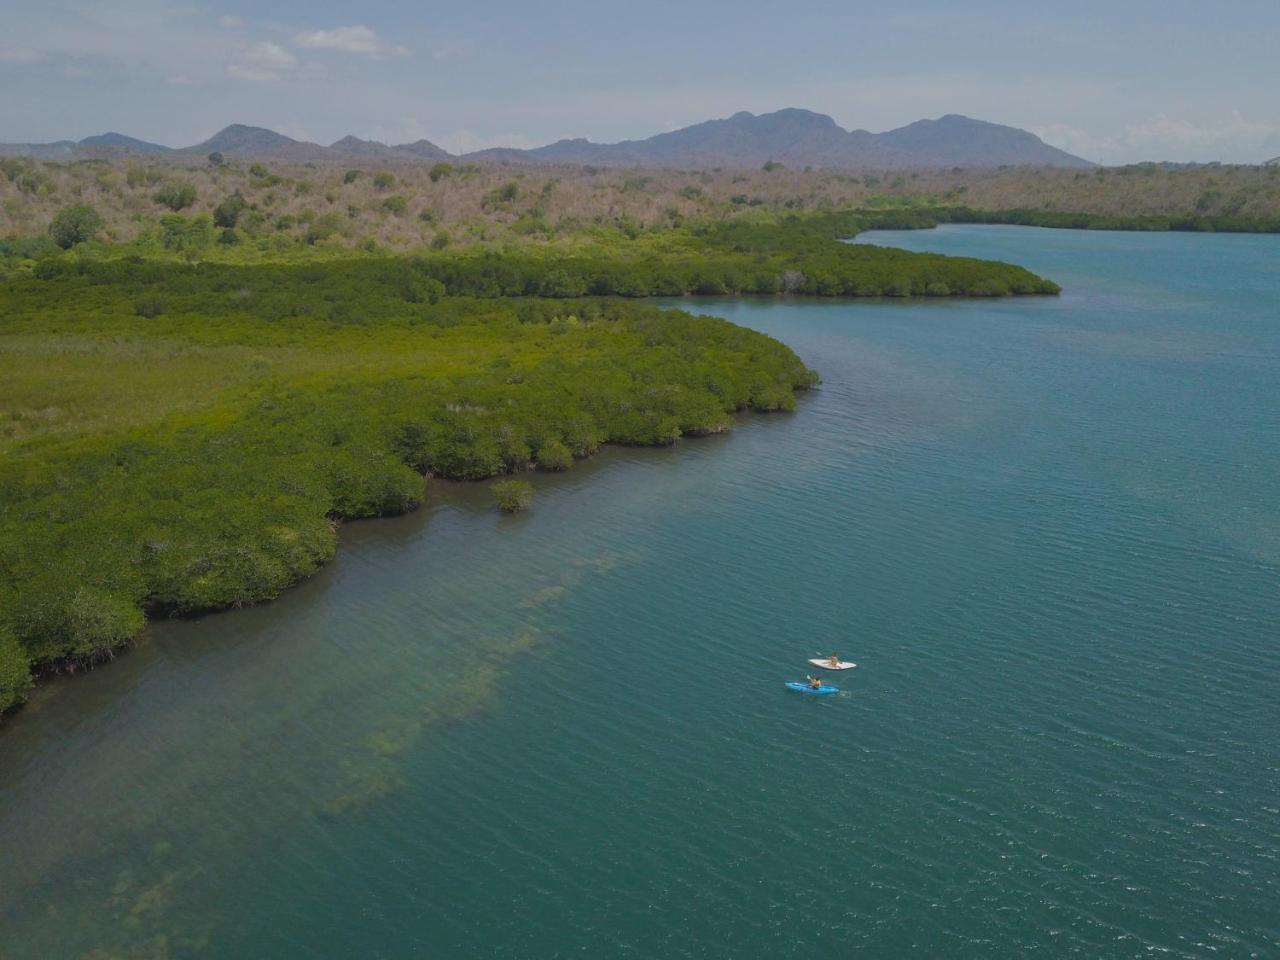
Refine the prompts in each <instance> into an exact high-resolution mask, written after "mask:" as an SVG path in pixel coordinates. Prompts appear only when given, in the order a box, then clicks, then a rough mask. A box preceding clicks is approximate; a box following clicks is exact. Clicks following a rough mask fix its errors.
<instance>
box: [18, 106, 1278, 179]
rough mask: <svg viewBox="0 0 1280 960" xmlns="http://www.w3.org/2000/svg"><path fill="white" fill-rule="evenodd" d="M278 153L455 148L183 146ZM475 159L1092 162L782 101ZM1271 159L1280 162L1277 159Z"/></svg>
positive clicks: (962, 124) (979, 124)
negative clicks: (848, 126)
mask: <svg viewBox="0 0 1280 960" xmlns="http://www.w3.org/2000/svg"><path fill="white" fill-rule="evenodd" d="M168 150H169V148H168V147H162V146H160V145H158V144H151V143H147V142H146V141H143V140H136V139H134V138H132V137H127V136H125V135H123V134H120V133H115V132H110V133H104V134H100V135H99V136H96V137H87V138H85V139H84V140H82V141H80V142H79V143H78V144H77V143H73V142H71V141H60V142H58V143H56V144H0V153H4V152H8V153H14V152H17V153H23V154H26V155H29V156H48V157H65V156H67V155H74V154H75V153H76V152H77V151H79V152H82V153H88V154H90V155H92V154H93V153H94V152H95V151H97V152H111V151H114V152H136V153H144V152H160V151H168ZM214 151H217V152H219V153H223V154H229V155H240V156H261V157H268V158H270V157H275V158H279V159H282V160H290V161H326V160H327V161H330V162H334V161H339V160H347V161H351V160H371V161H387V162H390V161H396V160H400V161H415V160H417V161H424V160H425V161H443V160H448V159H451V158H452V156H451V154H449V153H448V152H446V151H445V150H442V149H441V148H440V147H438V146H436V145H435V144H434V143H432V142H431V141H430V140H416V141H414V142H413V143H403V144H397V145H392V146H388V145H387V144H385V143H381V142H379V141H376V140H362V139H361V138H359V137H356V136H354V135H351V134H348V135H347V136H345V137H343V138H342V139H341V140H337V141H335V142H334V143H332V144H330V145H329V146H327V147H322V146H320V145H319V144H315V143H308V142H306V141H302V140H294V139H293V138H292V137H287V136H285V135H284V134H282V133H277V132H275V131H274V130H268V129H267V128H266V127H254V126H249V125H248V124H243V123H233V124H230V125H229V126H227V127H224V128H223V129H221V130H219V131H218V132H217V133H215V134H214V135H213V136H212V137H210V138H209V139H208V140H205V141H204V142H203V143H198V144H196V145H195V146H193V147H187V148H185V149H183V150H181V151H174V152H177V153H180V154H194V153H212V152H214ZM467 157H469V158H471V159H474V160H488V161H493V162H502V163H565V164H593V165H597V164H598V165H604V166H614V167H624V166H654V167H670V166H676V167H698V166H706V167H711V166H724V167H737V168H750V167H759V166H762V165H763V164H764V163H766V162H767V161H771V160H772V161H776V162H780V163H784V164H787V165H790V166H814V167H823V168H828V169H837V170H849V169H858V168H862V169H896V168H910V167H953V166H961V167H996V166H1006V165H1007V166H1049V167H1085V166H1092V164H1090V163H1089V162H1088V161H1087V160H1082V159H1080V158H1079V157H1076V156H1072V155H1071V154H1069V153H1067V152H1065V151H1063V150H1059V149H1057V148H1056V147H1052V146H1050V145H1048V144H1047V143H1045V142H1044V141H1042V140H1041V139H1040V138H1039V137H1037V136H1036V135H1035V134H1033V133H1029V132H1028V131H1026V130H1020V129H1018V128H1016V127H1008V126H1004V125H1002V124H998V123H989V122H987V121H985V120H975V119H973V118H972V117H966V116H964V115H962V114H958V113H948V114H944V115H943V116H941V117H938V118H936V119H933V120H917V121H916V122H914V123H909V124H907V125H906V126H904V127H899V128H898V129H896V130H889V131H887V132H885V133H870V132H868V131H866V130H845V129H843V128H842V127H841V126H840V125H839V124H837V123H836V122H835V120H833V119H832V118H831V117H829V116H828V115H827V114H825V113H817V112H815V111H813V110H806V109H804V108H802V107H784V108H783V109H781V110H775V111H773V112H772V113H762V114H754V113H751V112H750V111H748V110H740V111H738V112H737V113H735V114H733V115H732V116H729V117H726V118H723V119H719V120H706V121H703V122H702V123H695V124H692V125H690V126H687V127H682V128H680V129H678V130H670V131H667V132H665V133H659V134H655V135H654V136H651V137H647V138H645V139H643V140H624V141H622V142H620V143H592V142H591V141H590V140H587V139H585V138H583V137H575V138H572V139H565V140H559V141H557V142H555V143H552V144H548V145H546V146H543V147H535V148H533V149H531V150H521V149H517V148H514V147H502V148H495V149H490V150H480V151H476V152H475V153H471V154H467ZM1270 162H1271V163H1278V162H1280V157H1277V158H1276V160H1273V161H1270Z"/></svg>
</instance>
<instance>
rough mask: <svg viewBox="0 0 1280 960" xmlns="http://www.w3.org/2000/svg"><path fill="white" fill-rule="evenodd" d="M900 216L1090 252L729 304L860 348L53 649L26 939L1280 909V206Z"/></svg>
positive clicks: (593, 939) (930, 234) (670, 931)
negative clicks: (942, 287)
mask: <svg viewBox="0 0 1280 960" xmlns="http://www.w3.org/2000/svg"><path fill="white" fill-rule="evenodd" d="M866 239H871V240H873V241H874V242H883V243H892V244H896V245H901V246H909V247H911V248H913V249H928V250H938V251H942V252H948V253H963V254H967V255H974V256H990V257H998V258H1001V259H1007V260H1013V261H1015V262H1019V263H1022V264H1025V265H1027V266H1028V267H1030V268H1031V269H1033V270H1036V271H1037V272H1040V273H1043V274H1044V275H1046V276H1049V277H1052V278H1053V279H1055V280H1057V281H1059V282H1060V283H1062V284H1063V286H1064V288H1065V292H1064V294H1063V296H1062V297H1060V298H1052V299H1015V300H1001V301H974V302H941V303H940V302H933V301H930V302H922V303H902V302H886V303H831V302H811V301H805V302H766V301H760V302H725V301H708V302H705V303H702V304H699V307H700V308H701V309H705V310H707V311H711V312H715V313H718V314H720V315H723V316H727V317H729V318H730V319H733V320H735V321H737V322H740V323H744V324H747V325H750V326H753V327H756V328H758V329H762V330H765V331H767V332H769V333H771V334H773V335H775V336H777V337H779V338H781V339H783V340H784V341H786V342H787V343H789V344H791V345H792V346H793V347H794V348H795V349H796V350H797V351H799V352H800V353H801V355H802V356H803V357H804V358H805V359H806V360H807V361H808V362H809V363H810V364H811V365H812V366H814V367H815V368H817V369H818V370H819V371H820V373H821V374H822V376H823V379H824V385H823V387H822V388H821V389H820V390H818V391H815V392H814V393H813V394H811V395H809V396H808V397H806V398H805V399H804V400H803V401H802V403H801V405H800V409H799V411H798V412H796V413H795V414H791V415H779V416H774V417H759V418H752V419H750V420H748V421H746V422H744V423H743V424H742V425H741V426H740V427H739V429H738V430H737V431H735V432H734V433H733V434H732V435H730V436H728V437H723V438H713V439H709V440H703V441H690V442H686V443H683V444H681V445H679V446H677V447H676V448H674V449H672V450H665V451H611V452H609V453H607V454H605V455H604V456H602V457H601V458H600V459H598V460H597V461H594V462H592V463H589V464H586V465H580V466H579V467H576V468H575V470H574V471H572V472H571V473H570V474H568V475H566V476H564V477H558V478H538V479H539V482H538V484H537V487H538V490H537V498H536V502H535V505H534V509H533V511H532V513H531V514H529V515H527V516H523V517H516V518H500V517H498V516H497V515H496V514H495V513H493V512H492V511H491V508H490V506H489V500H488V497H487V494H485V492H484V490H483V489H481V488H462V489H454V490H443V489H441V490H440V491H438V495H437V497H436V499H435V500H434V505H433V506H432V507H431V508H430V509H428V510H425V511H423V512H421V513H419V514H417V515H415V516H413V517H409V518H404V519H401V520H395V521H379V522H369V523H361V524H353V525H351V526H349V527H348V528H347V529H346V530H345V531H344V535H343V551H342V554H341V556H340V558H339V559H338V561H337V562H336V563H335V564H334V565H333V566H332V567H330V568H329V569H327V570H326V571H325V572H324V573H322V574H321V576H320V577H318V578H317V579H316V580H314V581H312V582H310V583H308V584H306V585H304V586H302V587H300V588H299V589H297V590H295V591H293V592H292V593H290V594H289V595H288V596H287V597H286V598H285V599H284V600H282V601H281V602H279V603H276V604H271V605H268V606H264V607H260V608H256V609H252V610H246V611H240V612H236V613H233V614H226V615H221V616H216V617H210V618H206V619H203V620H200V621H196V622H191V623H179V624H166V625H163V626H162V627H160V628H157V629H155V630H153V631H152V632H151V633H150V634H149V636H148V637H147V638H146V640H145V642H144V643H142V644H141V645H140V647H139V649H137V650H135V651H133V652H131V653H129V654H128V655H126V656H124V657H122V658H120V659H119V660H118V661H117V662H116V663H114V664H112V665H111V666H110V668H109V669H104V670H100V671H97V672H95V673H93V674H92V675H90V676H88V677H83V676H82V677H76V678H73V679H71V680H69V681H67V682H59V683H55V684H52V685H49V686H46V687H44V688H42V689H41V690H40V691H39V693H38V696H37V698H36V700H35V702H34V703H33V704H32V705H31V707H30V708H29V709H27V710H26V711H24V712H23V713H21V714H19V715H18V716H17V717H16V718H15V720H14V721H13V722H12V723H10V724H8V725H7V726H6V727H5V728H4V729H3V730H2V731H0V933H2V934H3V936H0V957H3V958H5V960H19V958H22V960H25V958H44V957H86V958H89V957H92V958H95V960H97V958H105V957H131V958H133V957H146V958H153V957H174V958H177V957H211V958H246V957H264V958H265V957H271V958H275V957H304V958H309V957H317V958H319V957H324V958H333V957H352V958H356V957H359V958H383V957H385V958H399V957H414V956H420V957H431V958H442V957H467V958H470V957H490V958H532V957H539V958H542V957H592V958H600V957H638V958H639V957H643V958H650V957H735V958H748V957H749V958H755V957H759V958H776V957H813V956H820V957H844V956H848V955H861V956H867V957H899V956H903V957H905V956H927V957H944V956H945V957H961V958H968V957H973V958H992V957H1024V956H1045V957H1058V956H1079V957H1149V956H1152V955H1160V956H1172V957H1233V958H1234V957H1249V956H1257V957H1271V956H1277V955H1280V909H1277V906H1276V905H1277V903H1280V862H1278V857H1280V698H1278V697H1277V693H1278V688H1277V683H1278V680H1280V645H1278V642H1277V626H1278V624H1280V443H1278V442H1277V441H1278V440H1280V429H1278V426H1280V237H1250V236H1201V235H1173V234H1104V233H1076V232H1067V231H1044V230H1035V229H1028V228H1012V227H1010V228H1005V227H947V228H943V229H939V230H936V231H924V232H914V233H893V234H879V235H875V236H873V237H869V238H866ZM832 649H835V650H837V651H838V652H839V653H840V654H841V655H842V656H844V657H845V658H847V659H852V660H856V661H857V662H858V663H859V664H860V666H859V669H858V670H855V671H852V672H851V673H850V674H843V675H841V676H840V679H839V681H838V682H839V683H840V684H841V685H842V686H844V687H845V692H844V693H843V694H841V695H839V696H836V697H831V698H825V699H818V698H809V697H804V696H802V695H798V694H792V693H790V692H789V691H787V690H785V689H784V688H783V686H782V682H783V681H784V680H789V679H798V678H801V677H803V676H804V674H805V672H806V668H807V664H806V663H805V662H804V661H805V658H807V657H810V656H813V655H814V654H815V653H817V652H818V651H822V652H824V653H825V652H829V651H830V650H832Z"/></svg>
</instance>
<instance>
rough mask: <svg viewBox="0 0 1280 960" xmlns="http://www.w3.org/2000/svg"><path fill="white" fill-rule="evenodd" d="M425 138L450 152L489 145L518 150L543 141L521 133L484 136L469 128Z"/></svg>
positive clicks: (465, 151) (469, 151) (470, 150)
mask: <svg viewBox="0 0 1280 960" xmlns="http://www.w3.org/2000/svg"><path fill="white" fill-rule="evenodd" d="M427 139H429V140H430V141H431V142H432V143H434V144H435V145H436V146H438V147H443V148H444V149H445V150H448V151H449V152H450V153H471V152H473V151H475V150H488V149H489V148H490V147H515V148H516V149H518V150H528V149H529V148H530V147H537V146H541V145H542V143H543V142H544V141H538V140H532V139H530V138H529V137H527V136H525V135H524V134H523V133H495V134H492V135H489V136H484V135H481V134H477V133H473V132H471V131H470V130H455V131H453V132H452V133H446V134H445V135H444V136H442V137H428V138H427Z"/></svg>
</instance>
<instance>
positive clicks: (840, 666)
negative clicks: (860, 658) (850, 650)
mask: <svg viewBox="0 0 1280 960" xmlns="http://www.w3.org/2000/svg"><path fill="white" fill-rule="evenodd" d="M809 662H810V663H812V664H813V665H814V666H815V667H821V668H822V669H823V670H852V669H853V668H854V667H856V666H857V664H856V663H850V662H849V661H848V660H841V661H840V662H839V663H837V664H836V665H835V666H834V667H833V666H832V665H831V661H830V660H829V659H827V658H826V657H814V658H813V659H812V660H810V661H809Z"/></svg>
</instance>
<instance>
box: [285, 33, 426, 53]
mask: <svg viewBox="0 0 1280 960" xmlns="http://www.w3.org/2000/svg"><path fill="white" fill-rule="evenodd" d="M293 42H294V43H296V44H297V45H298V46H300V47H308V48H311V49H314V50H337V51H339V52H340V53H358V54H364V55H365V56H369V57H374V58H375V59H378V58H382V57H386V56H392V55H394V56H398V57H403V56H408V54H409V51H408V50H406V49H405V48H404V47H398V46H394V45H392V44H389V43H387V42H386V41H384V40H383V39H382V38H381V37H379V36H378V34H377V33H375V32H374V31H373V29H372V28H370V27H366V26H364V25H363V24H355V25H353V26H350V27H334V28H333V29H332V30H313V31H311V32H310V33H300V34H298V35H297V36H296V37H294V38H293Z"/></svg>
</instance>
